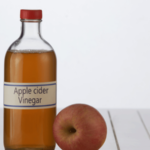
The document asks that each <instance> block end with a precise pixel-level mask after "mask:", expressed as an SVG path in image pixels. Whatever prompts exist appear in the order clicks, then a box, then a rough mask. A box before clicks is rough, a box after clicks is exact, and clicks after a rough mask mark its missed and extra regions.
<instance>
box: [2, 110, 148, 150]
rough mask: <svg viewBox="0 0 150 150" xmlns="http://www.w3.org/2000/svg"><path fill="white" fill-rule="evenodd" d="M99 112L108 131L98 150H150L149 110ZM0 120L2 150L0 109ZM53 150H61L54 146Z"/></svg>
mask: <svg viewBox="0 0 150 150" xmlns="http://www.w3.org/2000/svg"><path fill="white" fill-rule="evenodd" d="M59 111H60V110H59ZM99 111H100V113H101V114H102V116H103V117H104V119H105V121H106V124H107V129H108V134H107V139H106V142H105V143H104V145H103V146H102V148H101V149H100V150H150V109H149V110H148V109H147V110H146V109H143V110H142V109H141V110H140V109H139V110H135V109H134V110H133V109H113V110H99ZM0 119H1V124H0V125H1V126H0V139H1V140H0V150H3V149H4V148H3V110H2V109H0ZM55 150H61V149H60V148H59V147H58V146H56V149H55Z"/></svg>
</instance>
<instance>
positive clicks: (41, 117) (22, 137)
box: [4, 50, 56, 150]
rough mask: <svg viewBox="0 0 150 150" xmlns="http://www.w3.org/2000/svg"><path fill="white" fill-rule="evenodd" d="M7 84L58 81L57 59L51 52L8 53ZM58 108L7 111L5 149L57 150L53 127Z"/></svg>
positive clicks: (5, 79) (6, 57) (6, 61)
mask: <svg viewBox="0 0 150 150" xmlns="http://www.w3.org/2000/svg"><path fill="white" fill-rule="evenodd" d="M4 81H5V82H15V83H37V82H51V81H56V56H55V53H54V51H53V50H51V51H8V52H7V53H6V56H5V69H4ZM55 116H56V107H53V108H44V109H43V108H42V109H8V108H4V124H5V126H4V146H5V149H6V150H54V148H55V141H54V137H53V133H52V126H53V122H54V119H55Z"/></svg>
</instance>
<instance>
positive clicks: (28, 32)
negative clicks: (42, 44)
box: [20, 20, 41, 39]
mask: <svg viewBox="0 0 150 150" xmlns="http://www.w3.org/2000/svg"><path fill="white" fill-rule="evenodd" d="M21 22H22V31H21V35H20V38H30V39H31V38H32V39H34V38H35V39H37V38H41V30H40V27H41V20H29V21H28V20H21Z"/></svg>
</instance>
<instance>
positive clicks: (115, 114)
mask: <svg viewBox="0 0 150 150" xmlns="http://www.w3.org/2000/svg"><path fill="white" fill-rule="evenodd" d="M110 116H111V119H112V122H113V126H114V129H115V133H116V138H117V140H118V143H119V147H120V150H149V149H150V140H149V137H148V134H147V132H146V130H145V128H144V126H143V123H142V122H141V119H140V117H139V115H138V113H137V111H136V110H110Z"/></svg>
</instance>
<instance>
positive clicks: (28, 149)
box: [5, 148, 55, 150]
mask: <svg viewBox="0 0 150 150" xmlns="http://www.w3.org/2000/svg"><path fill="white" fill-rule="evenodd" d="M5 150H55V148H5Z"/></svg>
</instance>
